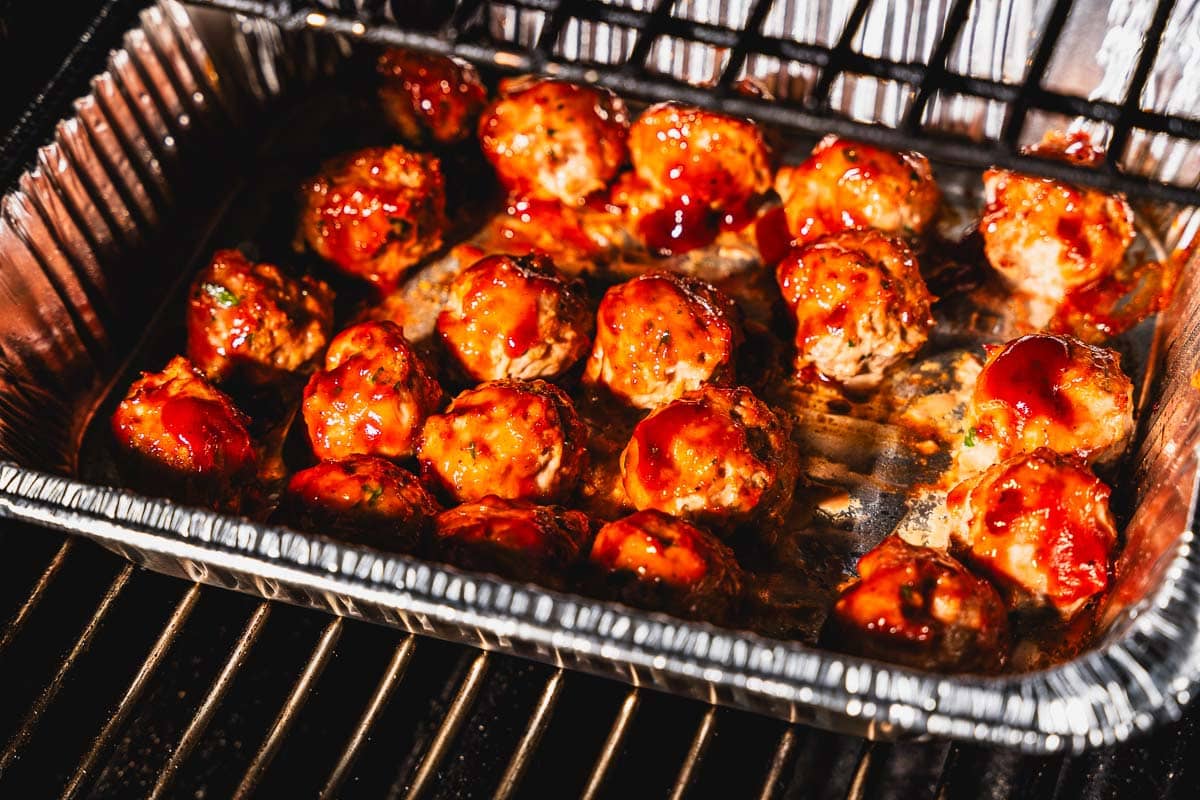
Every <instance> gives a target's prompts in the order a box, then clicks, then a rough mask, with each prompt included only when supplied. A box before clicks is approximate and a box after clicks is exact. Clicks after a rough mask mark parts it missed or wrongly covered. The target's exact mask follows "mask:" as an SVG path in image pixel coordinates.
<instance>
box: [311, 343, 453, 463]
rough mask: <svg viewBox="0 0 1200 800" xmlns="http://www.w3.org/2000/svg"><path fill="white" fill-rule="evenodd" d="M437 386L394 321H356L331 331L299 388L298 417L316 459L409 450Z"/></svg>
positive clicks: (398, 454) (436, 399)
mask: <svg viewBox="0 0 1200 800" xmlns="http://www.w3.org/2000/svg"><path fill="white" fill-rule="evenodd" d="M441 400H442V388H441V387H440V386H439V385H438V383H437V381H436V380H434V379H433V377H432V376H431V375H430V373H429V371H428V368H427V367H426V366H425V364H424V363H423V362H422V361H421V359H420V358H419V357H418V356H417V354H416V353H414V352H413V349H412V345H410V344H409V343H408V340H407V339H405V338H404V330H403V329H402V328H401V327H400V326H399V325H397V324H396V323H394V322H388V321H382V322H362V323H359V324H358V325H354V326H352V327H349V328H347V329H346V330H344V331H342V332H341V333H339V334H338V335H337V336H335V337H334V338H333V341H332V342H331V343H330V344H329V351H328V352H326V354H325V369H323V370H321V371H319V372H316V373H314V374H313V376H312V377H311V378H310V379H309V381H308V386H306V387H305V389H304V404H303V407H302V411H303V413H304V423H305V425H307V427H308V438H309V441H310V442H311V444H312V449H313V453H314V454H315V455H316V456H317V458H319V459H322V460H329V459H339V458H345V457H347V456H351V455H355V454H364V455H376V456H383V457H384V458H403V457H405V456H410V455H412V454H413V451H414V450H415V448H416V439H417V435H418V433H419V432H420V430H421V425H422V424H423V423H424V422H425V417H427V416H428V415H429V414H430V413H432V412H433V410H434V409H436V408H437V406H438V404H439V403H440V402H441Z"/></svg>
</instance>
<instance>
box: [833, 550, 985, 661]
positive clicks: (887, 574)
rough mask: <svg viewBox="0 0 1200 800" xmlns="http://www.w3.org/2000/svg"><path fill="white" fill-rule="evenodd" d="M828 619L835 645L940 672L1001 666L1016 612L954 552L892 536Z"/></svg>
mask: <svg viewBox="0 0 1200 800" xmlns="http://www.w3.org/2000/svg"><path fill="white" fill-rule="evenodd" d="M858 574H859V577H858V579H857V580H855V581H853V582H851V583H850V585H849V586H847V587H846V588H845V589H844V590H843V591H842V594H841V596H840V597H839V598H838V601H837V603H836V604H835V605H834V608H833V613H832V614H831V615H830V617H829V620H828V622H827V623H826V632H825V635H826V640H827V641H828V642H829V644H830V645H831V646H834V647H837V648H838V649H840V650H843V651H845V652H849V653H853V654H855V655H860V656H865V657H867V658H877V659H880V660H883V661H890V662H892V663H895V664H903V665H905V666H909V667H915V668H917V669H926V670H934V671H938V672H993V671H995V670H997V669H999V668H1000V666H1001V665H1002V664H1003V662H1004V659H1005V657H1006V655H1007V647H1008V617H1007V612H1006V610H1005V607H1004V602H1003V601H1002V600H1001V599H1000V595H999V594H997V593H996V590H995V589H994V588H992V585H991V584H989V583H988V582H987V581H985V580H983V579H982V578H977V577H975V576H974V575H972V574H971V573H970V572H968V571H967V570H966V569H965V568H964V567H963V566H962V565H961V564H959V563H958V562H957V561H955V560H954V559H953V558H951V557H950V556H948V555H946V554H944V553H942V552H940V551H938V550H934V549H932V548H928V547H917V546H915V545H911V544H908V543H907V542H905V541H904V540H903V539H901V538H900V537H898V536H889V537H888V538H886V539H884V540H883V542H882V543H881V544H880V545H879V546H878V547H876V548H875V549H874V550H872V551H870V552H869V553H867V554H866V555H864V556H863V557H862V558H861V559H860V560H859V562H858Z"/></svg>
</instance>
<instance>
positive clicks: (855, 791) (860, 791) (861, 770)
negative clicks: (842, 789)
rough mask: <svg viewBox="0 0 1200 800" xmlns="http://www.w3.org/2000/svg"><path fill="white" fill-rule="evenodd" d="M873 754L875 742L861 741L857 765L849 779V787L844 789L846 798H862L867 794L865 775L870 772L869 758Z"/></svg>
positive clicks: (847, 799)
mask: <svg viewBox="0 0 1200 800" xmlns="http://www.w3.org/2000/svg"><path fill="white" fill-rule="evenodd" d="M874 754H875V743H874V742H869V741H868V742H863V746H862V752H861V753H860V754H859V756H858V766H857V767H855V768H854V777H853V778H851V779H850V788H848V789H847V790H846V800H863V798H865V797H866V796H867V775H869V774H870V772H871V759H872V756H874Z"/></svg>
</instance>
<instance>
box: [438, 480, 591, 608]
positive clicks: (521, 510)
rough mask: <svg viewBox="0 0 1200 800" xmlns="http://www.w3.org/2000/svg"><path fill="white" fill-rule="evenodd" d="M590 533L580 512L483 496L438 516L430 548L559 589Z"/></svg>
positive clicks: (471, 564) (472, 564)
mask: <svg viewBox="0 0 1200 800" xmlns="http://www.w3.org/2000/svg"><path fill="white" fill-rule="evenodd" d="M590 535H591V528H590V526H589V524H588V519H587V517H586V516H585V515H584V514H583V513H582V512H579V511H568V510H567V509H564V508H559V507H558V506H539V505H534V504H533V503H529V502H525V501H523V500H505V499H502V498H499V497H494V496H487V497H484V498H482V499H481V500H479V501H478V502H476V503H468V504H465V505H461V506H458V507H457V508H452V509H450V510H449V511H443V512H442V513H441V514H439V515H438V517H437V519H436V520H435V522H434V535H433V543H432V547H433V552H434V554H435V555H436V556H437V557H439V558H443V559H445V560H446V561H449V562H451V563H453V564H457V565H458V566H460V567H465V568H466V569H475V570H482V571H487V572H496V573H499V574H501V575H504V576H506V577H509V578H512V579H514V580H521V581H538V582H539V583H544V584H546V585H548V586H552V587H557V586H561V585H562V583H563V579H564V577H565V572H566V570H567V569H568V568H569V567H571V566H572V565H573V564H574V563H575V562H577V561H578V560H579V558H580V556H581V555H582V554H583V552H584V550H585V548H586V547H587V546H588V539H589V538H590Z"/></svg>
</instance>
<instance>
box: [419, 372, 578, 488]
mask: <svg viewBox="0 0 1200 800" xmlns="http://www.w3.org/2000/svg"><path fill="white" fill-rule="evenodd" d="M586 444H587V430H586V428H585V427H584V425H583V422H582V421H581V420H580V419H579V415H578V414H576V413H575V408H574V406H572V405H571V400H570V398H568V397H567V395H566V394H565V393H564V392H563V391H562V390H561V389H559V388H558V387H557V386H555V385H553V384H550V383H546V382H545V381H529V382H526V381H512V380H503V381H492V382H491V383H485V384H482V385H481V386H478V387H476V388H475V389H470V390H468V391H465V392H463V393H462V394H460V395H458V396H457V397H455V398H454V400H453V401H452V402H451V403H450V406H449V408H447V409H446V410H445V411H444V412H442V413H441V414H435V415H433V416H431V417H429V419H427V420H426V421H425V427H424V430H423V431H422V433H421V445H420V452H419V453H418V454H417V459H418V461H420V463H421V475H422V477H424V478H425V479H426V480H427V481H428V482H429V483H430V484H431V485H432V486H435V487H436V488H437V489H438V490H440V491H443V492H446V493H447V494H448V495H450V496H451V497H453V498H454V499H455V500H457V501H459V502H469V501H472V500H478V499H480V498H482V497H485V496H487V495H496V496H498V497H503V498H505V499H509V500H536V501H540V502H547V501H550V500H556V499H560V498H562V497H564V496H565V495H566V494H568V493H569V492H570V491H571V489H573V488H574V486H575V484H576V482H578V480H579V476H580V474H581V473H582V472H583V467H584V459H585V457H586V450H585V447H586Z"/></svg>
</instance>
